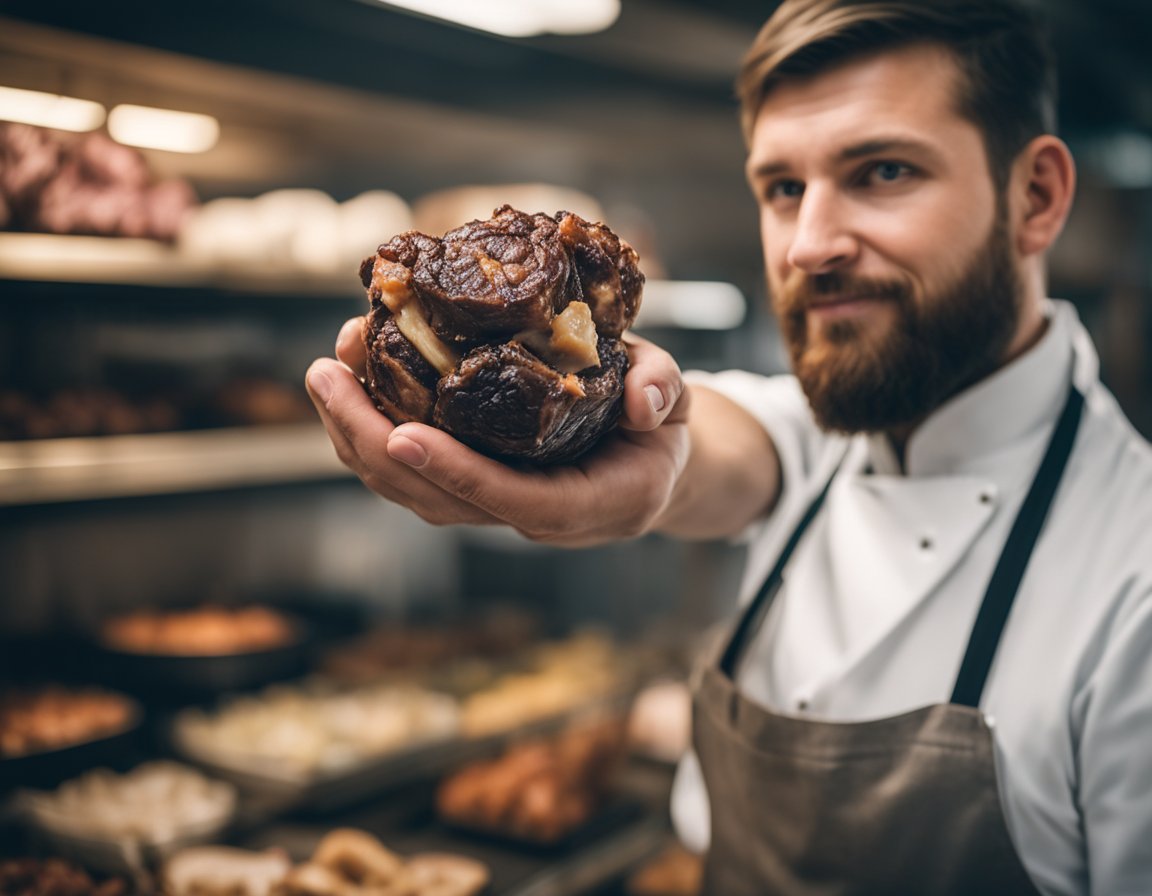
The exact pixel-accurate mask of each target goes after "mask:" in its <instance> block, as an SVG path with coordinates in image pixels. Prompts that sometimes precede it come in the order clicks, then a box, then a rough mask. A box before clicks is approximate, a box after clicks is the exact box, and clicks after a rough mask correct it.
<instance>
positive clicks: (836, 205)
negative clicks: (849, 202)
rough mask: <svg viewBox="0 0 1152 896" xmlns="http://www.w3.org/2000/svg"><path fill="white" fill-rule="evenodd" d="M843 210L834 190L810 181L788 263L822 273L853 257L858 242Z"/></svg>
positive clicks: (813, 272)
mask: <svg viewBox="0 0 1152 896" xmlns="http://www.w3.org/2000/svg"><path fill="white" fill-rule="evenodd" d="M844 212H845V210H844V208H843V207H842V203H841V201H840V199H839V198H838V197H837V195H836V193H835V191H834V190H832V189H825V188H823V187H821V186H817V185H815V184H812V185H809V187H808V188H806V189H805V190H804V195H803V197H802V198H801V200H800V208H799V210H798V211H797V216H796V229H795V231H794V232H793V235H792V242H791V245H790V246H789V248H788V263H789V264H790V265H791V266H792V267H794V268H798V269H799V270H801V271H804V273H806V274H824V273H827V272H829V271H832V270H835V269H836V268H838V267H841V266H842V265H844V264H846V263H848V262H849V261H852V260H853V259H854V258H855V257H856V253H857V252H858V251H859V246H858V244H857V241H856V238H855V237H854V236H853V234H852V231H851V230H850V229H849V227H848V222H847V219H846V217H845V213H844Z"/></svg>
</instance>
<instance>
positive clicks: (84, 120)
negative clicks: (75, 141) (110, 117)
mask: <svg viewBox="0 0 1152 896" xmlns="http://www.w3.org/2000/svg"><path fill="white" fill-rule="evenodd" d="M0 119H4V120H5V121H19V122H22V123H24V124H35V125H39V126H40V127H45V128H59V129H60V130H62V131H91V130H95V129H96V128H98V127H100V125H102V124H103V123H104V107H103V106H101V105H100V104H99V103H94V102H92V101H91V100H78V99H76V98H75V97H71V96H60V95H58V94H55V93H42V92H41V91H39V90H20V89H19V88H16V87H0Z"/></svg>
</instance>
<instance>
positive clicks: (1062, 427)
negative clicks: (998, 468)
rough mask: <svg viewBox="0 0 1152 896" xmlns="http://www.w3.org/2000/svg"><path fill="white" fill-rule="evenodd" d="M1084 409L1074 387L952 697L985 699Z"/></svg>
mask: <svg viewBox="0 0 1152 896" xmlns="http://www.w3.org/2000/svg"><path fill="white" fill-rule="evenodd" d="M1083 410H1084V396H1083V395H1081V394H1080V392H1079V391H1078V390H1077V389H1076V388H1074V387H1073V388H1071V389H1069V390H1068V400H1067V401H1066V402H1065V403H1064V410H1063V411H1062V412H1061V414H1060V419H1059V421H1058V422H1057V424H1056V428H1055V429H1054V430H1053V433H1052V437H1051V439H1050V440H1049V442H1048V449H1047V451H1045V452H1044V458H1043V460H1041V461H1040V467H1039V468H1038V469H1037V471H1036V477H1035V478H1034V479H1033V480H1032V486H1031V488H1030V489H1029V490H1028V494H1027V496H1026V497H1025V498H1024V503H1023V504H1022V505H1020V511H1019V513H1017V515H1016V521H1015V522H1014V523H1013V524H1012V531H1011V532H1009V533H1008V540H1007V541H1006V542H1005V543H1004V550H1003V552H1002V553H1001V554H1000V560H999V561H998V562H997V564H996V569H995V570H994V571H993V572H992V578H991V579H990V580H989V581H988V590H987V591H985V592H984V600H983V602H982V603H981V604H980V611H979V613H978V614H977V615H976V622H975V624H974V625H973V626H972V634H971V636H970V637H969V639H968V648H967V650H965V652H964V659H963V661H962V662H961V664H960V672H959V673H958V674H957V676H956V685H955V687H954V688H953V691H952V700H951V702H952V703H958V704H960V705H962V706H972V707H975V706H978V705H979V704H980V695H981V694H982V693H983V691H984V683H985V682H986V681H987V679H988V672H989V671H990V670H991V668H992V660H993V659H994V658H995V656H996V648H997V646H999V643H1000V636H1001V634H1002V633H1003V631H1004V626H1005V625H1006V624H1007V622H1008V613H1009V611H1010V610H1011V609H1012V602H1013V601H1014V600H1015V599H1016V592H1017V591H1018V590H1019V588H1020V582H1021V581H1022V580H1023V578H1024V572H1025V570H1026V569H1027V567H1028V561H1029V559H1030V558H1031V556H1032V550H1033V548H1035V546H1036V541H1037V540H1038V539H1039V537H1040V530H1041V529H1043V528H1044V520H1045V519H1046V518H1047V516H1048V511H1049V509H1050V508H1051V506H1052V499H1053V498H1055V496H1056V490H1057V489H1058V488H1059V486H1060V479H1061V477H1062V476H1063V475H1064V469H1065V467H1066V466H1067V465H1068V458H1069V457H1070V456H1071V454H1072V445H1073V443H1074V442H1075V440H1076V430H1077V429H1078V428H1079V425H1080V417H1081V416H1082V414H1083Z"/></svg>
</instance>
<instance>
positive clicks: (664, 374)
mask: <svg viewBox="0 0 1152 896" xmlns="http://www.w3.org/2000/svg"><path fill="white" fill-rule="evenodd" d="M625 341H626V342H627V343H628V355H629V366H628V373H627V374H626V375H625V377H624V412H623V415H622V417H621V419H620V425H621V426H622V427H623V428H624V429H632V430H639V431H646V430H651V429H655V428H656V427H657V426H659V425H660V424H661V423H663V422H664V421H665V420H667V419H668V418H669V416H671V415H673V414H675V418H674V419H683V415H684V414H685V413H686V408H685V407H679V406H678V405H679V404H680V398H681V396H682V395H683V394H684V380H683V378H682V377H681V375H680V367H679V366H678V365H677V364H676V361H675V359H673V357H672V356H671V355H670V354H668V352H666V351H664V349H662V348H660V347H659V346H657V345H655V344H654V343H652V342H649V341H648V340H647V339H642V338H641V337H639V336H636V335H635V334H632V333H629V334H628V335H627V337H626V339H625Z"/></svg>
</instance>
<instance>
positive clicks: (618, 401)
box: [360, 205, 644, 464]
mask: <svg viewBox="0 0 1152 896" xmlns="http://www.w3.org/2000/svg"><path fill="white" fill-rule="evenodd" d="M360 278H361V281H362V282H363V283H364V286H365V287H366V288H367V290H368V298H369V302H370V305H371V307H370V310H369V314H368V323H367V326H366V327H365V332H364V340H365V345H366V347H367V350H368V370H367V373H368V377H367V381H366V383H365V386H366V387H367V389H368V391H369V393H370V394H371V395H372V396H373V398H374V399H375V401H376V404H377V406H378V407H379V408H380V409H381V410H382V411H383V412H384V413H385V414H387V415H388V416H389V417H390V418H391V419H392V420H394V421H395V422H397V423H400V422H408V421H413V420H415V421H420V422H423V423H430V424H432V425H434V426H438V427H440V428H441V429H444V430H445V431H447V432H449V433H452V434H453V435H454V436H456V437H457V438H459V439H460V440H461V441H464V442H465V443H467V444H469V445H471V446H472V447H474V448H476V449H477V450H479V451H482V452H484V453H486V454H489V455H492V456H495V457H499V458H503V459H518V460H527V461H530V462H534V463H542V464H544V463H561V462H568V461H571V460H574V459H576V458H578V457H579V456H580V455H582V454H583V453H585V452H586V451H588V450H589V449H590V448H591V447H592V446H593V445H594V444H595V443H596V442H597V440H598V439H599V438H600V437H601V436H602V435H603V434H604V433H605V432H607V431H608V430H609V429H611V428H612V427H613V426H614V425H615V423H616V421H617V419H618V417H619V415H620V410H621V406H622V396H623V390H624V374H625V373H626V371H627V367H628V356H627V351H626V349H625V347H624V345H623V343H621V342H620V339H619V337H620V336H621V334H622V333H623V332H624V330H625V329H626V328H627V327H628V326H629V325H631V323H632V321H633V320H634V319H635V317H636V313H637V312H638V311H639V307H640V296H641V291H642V289H643V283H644V275H643V274H642V273H640V269H639V267H638V258H637V255H636V253H635V251H634V250H633V249H632V248H631V247H630V246H629V245H628V244H627V243H626V242H624V241H623V240H621V239H619V238H618V237H617V236H616V235H615V234H614V233H612V231H611V230H609V229H608V228H607V227H605V226H604V225H603V224H593V223H589V222H588V221H585V220H584V219H582V218H580V217H579V216H577V215H574V214H571V213H569V212H557V214H556V215H555V216H554V217H548V216H547V215H543V214H534V215H528V214H525V213H524V212H520V211H517V210H515V209H513V208H511V207H510V206H507V205H505V206H503V207H501V208H498V209H496V211H495V212H494V213H493V216H492V218H490V219H489V220H487V221H472V222H471V223H469V224H465V225H464V226H462V227H458V228H456V229H455V230H451V231H449V232H448V233H447V234H445V236H444V237H443V238H442V239H437V238H435V237H430V236H427V235H426V234H422V233H417V232H414V231H413V232H408V233H402V234H399V235H398V236H395V237H393V238H392V239H391V240H390V241H389V242H387V243H385V244H384V245H382V246H380V248H379V249H378V250H377V253H376V255H374V256H372V257H370V258H367V259H365V260H364V262H363V264H362V265H361V266H360Z"/></svg>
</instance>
